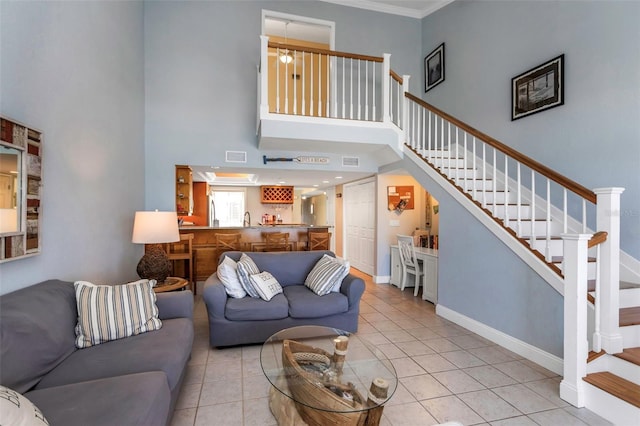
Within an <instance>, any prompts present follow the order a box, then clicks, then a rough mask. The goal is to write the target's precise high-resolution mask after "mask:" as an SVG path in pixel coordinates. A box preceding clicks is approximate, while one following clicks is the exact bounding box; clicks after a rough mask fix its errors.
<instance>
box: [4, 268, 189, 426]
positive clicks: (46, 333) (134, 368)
mask: <svg viewBox="0 0 640 426" xmlns="http://www.w3.org/2000/svg"><path fill="white" fill-rule="evenodd" d="M156 305H157V306H158V310H159V317H160V319H161V320H162V328H161V329H159V330H156V331H148V332H146V333H142V334H139V335H136V336H131V337H126V338H123V339H118V340H114V341H110V342H106V343H102V344H99V345H95V346H92V347H89V348H85V349H77V348H76V346H75V337H76V336H75V332H74V328H75V326H76V323H77V320H78V311H77V308H76V295H75V290H74V286H73V283H72V282H64V281H59V280H49V281H45V282H42V283H40V284H36V285H33V286H30V287H26V288H23V289H21V290H17V291H14V292H12V293H8V294H5V295H3V296H1V297H0V384H2V385H3V386H6V387H8V388H10V389H12V390H14V391H17V392H20V393H22V394H23V395H24V396H25V397H27V398H28V399H29V400H30V401H31V402H33V403H34V404H35V405H36V407H38V408H39V409H40V410H41V411H42V413H43V414H44V417H45V418H46V419H47V420H48V421H49V424H50V425H51V426H57V425H64V426H74V425H82V426H84V425H91V426H100V425H105V426H107V425H109V426H110V425H127V426H129V425H131V426H133V425H149V426H162V425H165V424H168V423H169V421H170V419H171V415H172V413H173V407H174V405H175V403H176V401H177V399H178V395H179V393H180V387H181V384H182V381H183V378H184V375H185V373H186V367H187V362H188V360H189V357H190V355H191V347H192V343H193V335H194V331H193V294H192V293H191V292H190V291H183V292H172V293H160V294H158V295H157V302H156Z"/></svg>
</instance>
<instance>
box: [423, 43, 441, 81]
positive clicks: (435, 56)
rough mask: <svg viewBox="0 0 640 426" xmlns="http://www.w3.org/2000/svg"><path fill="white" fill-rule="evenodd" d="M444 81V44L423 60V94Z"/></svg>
mask: <svg viewBox="0 0 640 426" xmlns="http://www.w3.org/2000/svg"><path fill="white" fill-rule="evenodd" d="M443 81H444V43H442V44H441V45H440V46H438V47H436V48H435V49H433V51H431V53H429V54H428V55H427V56H425V58H424V92H425V93H427V92H428V91H429V90H431V89H433V88H434V87H436V86H437V85H438V84H440V83H442V82H443Z"/></svg>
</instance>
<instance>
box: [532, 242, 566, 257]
mask: <svg viewBox="0 0 640 426" xmlns="http://www.w3.org/2000/svg"><path fill="white" fill-rule="evenodd" d="M531 248H532V249H534V250H538V251H539V252H540V253H545V250H546V249H547V241H546V240H534V242H533V246H532V247H531ZM549 250H551V256H562V253H563V241H562V240H549Z"/></svg>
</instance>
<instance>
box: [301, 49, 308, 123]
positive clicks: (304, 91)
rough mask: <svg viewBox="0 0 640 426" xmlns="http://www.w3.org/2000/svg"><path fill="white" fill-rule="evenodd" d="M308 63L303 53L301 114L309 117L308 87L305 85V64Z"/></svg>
mask: <svg viewBox="0 0 640 426" xmlns="http://www.w3.org/2000/svg"><path fill="white" fill-rule="evenodd" d="M306 61H307V56H306V55H305V52H302V87H301V88H300V89H301V91H302V109H301V114H302V115H307V103H306V102H307V86H306V84H305V81H306V80H305V78H306V76H305V62H306Z"/></svg>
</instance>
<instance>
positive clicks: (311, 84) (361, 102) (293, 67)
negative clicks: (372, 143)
mask: <svg viewBox="0 0 640 426" xmlns="http://www.w3.org/2000/svg"><path fill="white" fill-rule="evenodd" d="M260 39H261V61H260V63H261V66H260V71H259V74H260V79H261V84H260V88H261V92H260V112H261V113H276V114H287V115H295V116H306V117H325V118H340V119H349V120H359V121H370V122H376V121H377V122H387V121H389V96H388V94H389V87H388V85H389V81H388V79H387V78H383V76H385V75H389V72H390V69H389V62H390V55H389V54H385V55H383V57H377V56H367V55H359V54H354V53H346V52H338V51H333V50H325V49H318V48H313V47H306V46H299V45H295V44H285V43H277V42H273V41H269V37H267V36H260ZM265 69H266V70H268V71H267V72H264V71H265ZM270 74H271V75H270ZM270 81H271V82H272V83H271V85H270V84H269V82H270Z"/></svg>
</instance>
